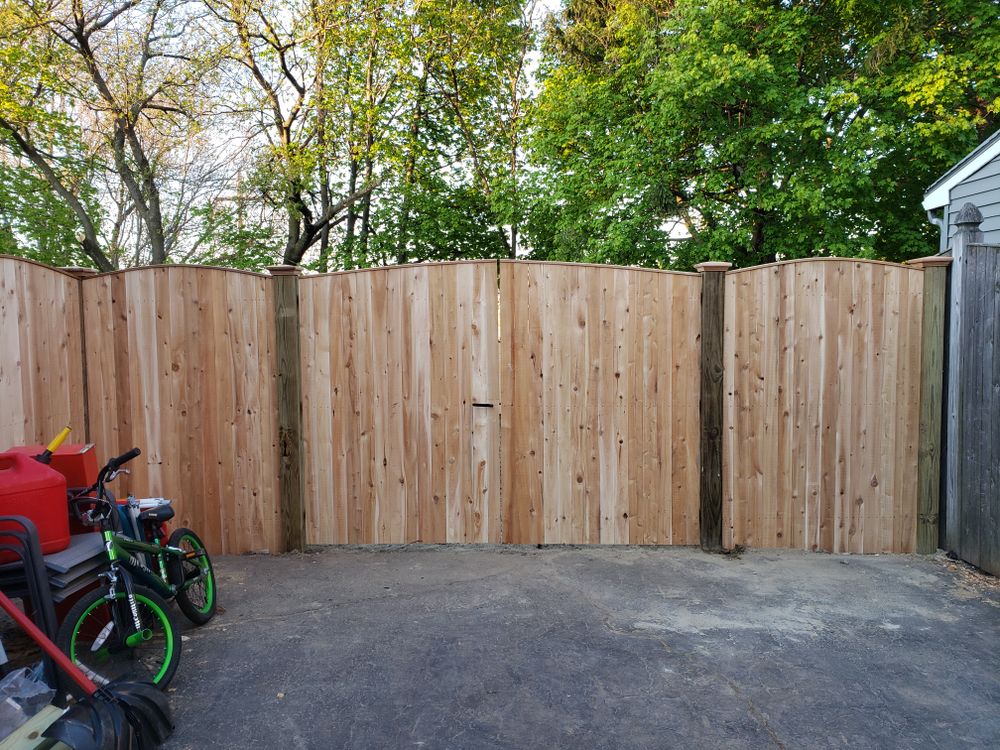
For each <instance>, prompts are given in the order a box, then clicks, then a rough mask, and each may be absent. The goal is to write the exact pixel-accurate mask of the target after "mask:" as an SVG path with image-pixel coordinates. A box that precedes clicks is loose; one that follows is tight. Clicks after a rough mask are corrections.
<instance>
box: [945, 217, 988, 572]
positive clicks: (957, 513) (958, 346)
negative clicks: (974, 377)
mask: <svg viewBox="0 0 1000 750" xmlns="http://www.w3.org/2000/svg"><path fill="white" fill-rule="evenodd" d="M954 223H955V234H954V235H953V236H952V238H951V240H950V242H949V245H948V249H949V250H950V251H951V258H952V265H951V269H950V271H951V272H950V274H949V275H950V276H951V279H950V284H949V290H948V291H949V301H948V352H947V354H946V357H947V360H946V361H947V370H946V372H947V383H946V387H947V389H948V390H947V392H946V393H945V399H946V402H947V406H946V411H945V419H946V420H947V426H946V429H945V445H944V450H945V453H944V456H943V458H944V478H945V481H944V513H943V515H942V518H941V521H942V526H943V528H942V529H941V534H940V539H939V544H940V546H941V547H942V548H943V549H945V550H948V551H949V552H953V551H954V552H957V551H958V550H959V548H960V546H961V539H962V534H961V531H962V530H961V516H962V514H961V485H962V481H961V480H962V473H963V472H962V464H963V461H964V456H965V446H964V445H963V444H962V442H963V440H962V438H963V430H962V421H963V419H964V416H965V393H964V389H963V387H962V386H963V382H962V381H963V378H962V358H963V353H965V352H966V351H967V344H968V342H967V339H968V338H969V331H968V330H967V323H966V321H965V320H964V319H963V317H964V315H965V304H964V303H963V302H964V299H965V297H966V292H965V287H966V284H967V282H969V281H971V279H967V275H966V266H967V258H966V256H967V255H968V250H969V246H970V245H974V244H979V243H982V242H984V241H985V236H984V235H983V232H982V231H981V230H980V228H979V227H980V225H981V224H982V223H983V214H982V212H981V211H980V210H979V209H978V208H976V207H975V206H974V205H973V204H972V203H966V204H965V205H964V206H962V208H961V210H960V211H959V212H958V214H957V215H956V216H955V219H954Z"/></svg>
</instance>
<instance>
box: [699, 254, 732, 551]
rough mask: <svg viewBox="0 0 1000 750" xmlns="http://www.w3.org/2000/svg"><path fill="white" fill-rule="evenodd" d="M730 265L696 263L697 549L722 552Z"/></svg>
mask: <svg viewBox="0 0 1000 750" xmlns="http://www.w3.org/2000/svg"><path fill="white" fill-rule="evenodd" d="M731 266H732V263H713V262H710V263H699V264H698V265H697V266H695V268H697V269H698V271H699V272H700V273H701V479H700V482H699V489H700V495H701V498H700V510H699V514H698V516H699V527H700V529H701V548H702V549H703V550H706V551H718V550H721V549H722V429H723V425H722V411H723V409H722V405H723V395H724V394H723V387H722V375H723V372H724V365H723V361H722V358H723V337H724V335H725V320H726V318H725V304H726V271H728V270H729V268H730V267H731Z"/></svg>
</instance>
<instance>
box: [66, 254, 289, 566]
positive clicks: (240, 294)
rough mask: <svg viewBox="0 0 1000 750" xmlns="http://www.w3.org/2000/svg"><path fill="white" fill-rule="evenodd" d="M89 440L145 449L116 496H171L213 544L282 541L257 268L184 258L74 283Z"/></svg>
mask: <svg viewBox="0 0 1000 750" xmlns="http://www.w3.org/2000/svg"><path fill="white" fill-rule="evenodd" d="M83 293H84V310H85V319H86V322H87V352H86V357H87V372H88V374H89V392H90V405H89V408H90V417H91V431H92V434H93V440H94V442H95V443H96V444H97V446H98V449H99V450H100V456H99V459H100V460H102V461H103V460H104V459H105V458H106V457H107V456H111V455H117V454H118V453H121V452H123V451H125V450H127V449H129V448H131V447H133V446H138V447H140V448H141V449H142V451H143V454H142V455H141V456H140V457H139V458H138V459H136V460H134V461H133V462H131V463H130V464H129V468H130V469H131V470H132V472H133V474H132V476H131V477H122V478H121V479H119V480H118V482H116V485H117V486H116V487H115V491H116V492H117V493H118V494H119V495H122V494H124V492H125V491H127V490H132V491H134V492H135V493H137V494H138V495H140V496H147V495H152V496H164V497H168V498H170V499H172V500H173V501H174V507H175V509H176V516H175V520H174V521H173V522H172V524H173V525H174V526H177V527H179V526H189V527H190V528H192V529H194V530H195V531H196V532H197V533H198V534H199V535H200V536H201V537H202V539H203V540H204V541H205V544H206V545H207V546H208V548H209V549H211V550H212V551H213V552H216V553H241V552H247V551H254V550H272V551H277V550H280V549H281V543H280V528H279V518H278V502H277V497H278V492H277V445H276V438H277V426H276V411H277V409H276V402H275V370H276V365H275V361H274V317H273V310H272V300H271V294H272V290H271V286H270V283H269V280H268V278H267V277H265V276H259V275H257V274H250V273H243V272H238V271H229V270H223V269H216V268H200V267H194V266H160V267H151V268H140V269H135V270H130V271H124V272H120V273H112V274H104V275H101V276H96V277H94V278H90V279H86V280H85V281H84V282H83Z"/></svg>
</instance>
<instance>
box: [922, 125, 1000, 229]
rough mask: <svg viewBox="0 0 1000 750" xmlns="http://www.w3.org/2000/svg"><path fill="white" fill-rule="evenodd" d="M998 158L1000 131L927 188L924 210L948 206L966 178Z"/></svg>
mask: <svg viewBox="0 0 1000 750" xmlns="http://www.w3.org/2000/svg"><path fill="white" fill-rule="evenodd" d="M996 156H1000V130H997V131H996V132H995V133H994V134H993V135H991V136H990V137H989V138H987V139H986V140H985V141H983V142H982V143H980V144H979V145H978V146H976V147H975V148H974V149H973V150H972V151H970V152H969V153H968V154H966V155H965V157H964V158H963V159H962V160H961V161H959V162H958V163H957V164H956V165H955V166H953V167H952V168H951V169H949V170H948V171H947V172H945V173H944V174H943V175H941V177H939V178H938V179H937V181H936V182H935V183H934V184H933V185H931V186H930V187H929V188H927V190H926V191H925V192H924V200H923V204H922V205H923V207H924V210H925V211H932V210H934V209H935V208H941V207H942V206H947V205H948V203H950V202H951V189H952V188H953V187H955V185H957V184H958V183H960V182H961V181H962V180H964V179H965V178H966V177H969V176H970V175H972V174H975V173H976V172H978V171H979V170H980V169H982V168H983V167H984V166H985V165H986V164H988V163H989V162H990V161H992V160H993V159H994V158H995V157H996Z"/></svg>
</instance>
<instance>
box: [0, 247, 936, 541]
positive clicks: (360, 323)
mask: <svg viewBox="0 0 1000 750" xmlns="http://www.w3.org/2000/svg"><path fill="white" fill-rule="evenodd" d="M714 265H715V266H718V265H719V264H714ZM703 271H704V272H703V273H700V274H685V273H674V272H662V271H652V270H644V269H634V268H615V267H606V266H587V265H571V264H553V263H537V262H524V261H501V262H499V263H497V262H493V261H476V262H468V263H448V264H429V265H416V266H400V267H391V268H384V269H373V270H365V271H353V272H345V273H336V274H327V275H321V276H302V277H299V276H296V275H283V276H281V277H278V276H276V277H274V278H270V277H268V276H263V275H257V274H248V273H242V272H234V271H223V270H220V269H207V268H197V267H183V266H169V267H154V268H144V269H137V270H132V271H126V272H120V273H114V274H104V275H97V276H90V275H81V276H80V278H73V277H72V276H69V275H67V274H64V273H62V272H59V271H56V270H53V269H48V268H45V267H41V266H38V265H36V264H31V263H27V262H25V261H21V260H17V259H11V258H0V284H2V287H0V291H2V297H0V323H2V324H3V328H2V330H0V352H3V353H4V356H3V359H2V361H0V398H3V400H4V403H7V404H11V405H12V408H11V409H9V410H5V412H4V416H3V422H2V423H0V424H2V425H3V434H2V439H0V442H3V443H8V444H12V443H20V442H26V441H41V440H43V439H45V438H46V437H48V436H49V435H51V434H52V433H53V432H55V431H56V429H57V428H58V427H59V426H61V425H62V423H63V422H65V421H70V422H71V423H73V424H74V425H75V426H78V427H79V429H78V434H79V432H80V430H83V431H84V432H85V433H86V434H87V436H88V437H89V439H90V440H92V441H94V442H96V443H98V445H99V450H100V453H101V456H102V457H104V456H105V455H110V454H112V453H116V452H119V451H122V450H125V449H127V448H129V447H131V446H132V445H133V444H135V445H139V446H140V447H142V448H143V450H144V454H143V456H142V457H141V458H140V459H139V460H137V461H136V462H135V468H136V473H135V474H134V475H133V477H132V478H131V479H132V481H131V483H130V484H128V485H126V486H127V487H130V488H135V489H136V491H138V492H141V493H144V494H145V493H149V494H164V495H167V496H172V497H173V498H175V502H176V504H177V507H178V517H179V518H178V523H184V524H188V525H190V526H192V527H193V528H195V529H196V530H198V531H199V533H203V535H204V536H205V538H206V541H207V542H208V544H209V545H210V546H211V547H212V548H213V549H215V550H218V551H220V552H244V551H251V550H272V551H274V550H279V549H282V548H283V547H285V546H286V545H291V546H298V545H299V544H300V543H301V542H302V541H305V542H307V543H315V544H340V543H404V542H413V541H423V542H508V543H583V544H596V543H604V544H620V543H637V544H696V543H697V542H698V540H699V536H700V537H701V541H702V543H703V544H705V545H706V546H718V545H719V544H725V545H727V546H728V545H732V544H749V545H753V546H777V547H797V548H806V549H826V550H835V551H858V552H869V551H883V550H884V551H908V550H911V549H913V548H914V546H915V539H916V530H917V526H918V525H919V524H918V520H919V518H922V517H923V516H924V515H927V513H918V508H921V507H925V506H926V508H933V509H934V512H935V513H936V504H935V503H936V495H933V493H932V492H931V491H930V490H928V489H926V488H924V485H923V484H921V483H919V482H918V481H917V480H916V477H917V475H918V471H917V469H918V463H919V462H920V460H922V459H919V456H922V455H924V452H926V451H925V448H926V447H927V446H925V445H923V443H924V442H927V441H926V440H925V439H924V438H923V437H921V438H920V439H919V440H918V437H917V436H918V435H920V436H924V435H925V434H926V435H933V434H934V430H933V425H928V424H924V421H923V417H924V415H923V413H922V412H921V409H920V403H921V395H920V393H921V388H922V385H923V383H924V381H925V380H926V378H925V377H924V375H925V373H924V369H926V368H924V366H923V364H922V359H921V354H922V352H923V351H924V350H927V351H930V350H929V349H927V347H926V346H925V345H924V344H923V343H922V340H923V339H927V337H928V336H930V337H931V339H933V336H934V332H933V331H931V332H930V333H928V331H927V326H926V325H924V322H925V317H926V316H924V315H922V310H923V306H922V295H923V294H924V289H923V286H924V278H925V276H924V272H923V271H922V270H920V269H919V268H909V267H903V266H895V265H889V264H882V263H873V262H868V261H853V260H824V261H810V262H796V263H786V264H777V265H775V266H764V267H760V268H754V269H746V270H741V271H735V272H730V273H728V274H723V273H722V269H721V268H718V267H713V268H706V269H703ZM275 273H277V269H275ZM709 273H714V274H715V276H713V277H711V284H709ZM716 281H718V282H719V284H718V285H716V284H715V282H716ZM716 288H717V289H718V290H719V291H718V293H716V292H714V291H712V292H711V293H710V290H714V289H716ZM278 289H280V290H281V292H280V294H279V293H277V292H276V290H278ZM723 290H724V294H723ZM53 302H54V303H55V306H56V310H55V311H52V312H49V311H50V310H51V308H52V305H53ZM706 305H707V307H706ZM723 306H724V310H725V312H724V313H723V312H722V310H723ZM81 315H82V317H81ZM716 316H718V329H717V332H716V329H715V328H714V323H713V322H712V321H714V320H715V319H716ZM932 317H933V316H932ZM709 325H711V326H712V331H709V330H708V329H707V328H705V326H709ZM276 332H277V333H276ZM939 333H940V332H939ZM703 339H705V340H709V341H712V342H716V341H717V342H718V344H715V343H713V344H712V346H713V347H714V346H718V349H717V350H716V354H714V355H711V356H709V357H708V359H705V357H704V356H703V355H704V354H705V352H702V341H703ZM713 357H717V358H718V362H715V363H714V364H705V363H706V362H709V360H712V358H713ZM712 361H713V362H714V360H712ZM279 363H282V364H281V365H280V366H279ZM932 369H933V368H932ZM279 370H280V372H279ZM55 373H59V375H55ZM279 386H280V387H279ZM716 388H718V391H716V390H715V389H716ZM716 392H718V394H719V396H718V397H719V398H720V399H721V400H720V401H719V402H718V403H719V407H718V408H716V407H715V406H714V398H715V396H713V395H711V394H714V393H716ZM706 394H708V395H706ZM706 398H711V399H713V403H712V404H710V408H702V404H703V403H705V399H706ZM924 400H925V401H927V400H928V399H927V398H926V397H925V398H924ZM924 411H929V413H931V414H933V411H934V410H933V409H929V410H924ZM922 428H923V429H922ZM918 443H920V444H919V445H918ZM0 447H6V446H0ZM933 448H934V446H933V445H931V449H933ZM716 477H717V478H718V481H717V482H716V480H715V478H716ZM925 496H926V497H925ZM723 500H725V502H723ZM921 503H923V504H924V505H921ZM929 512H930V511H928V513H929ZM706 539H707V541H706Z"/></svg>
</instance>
